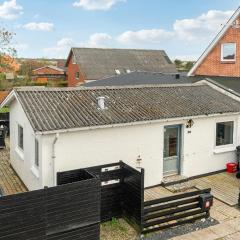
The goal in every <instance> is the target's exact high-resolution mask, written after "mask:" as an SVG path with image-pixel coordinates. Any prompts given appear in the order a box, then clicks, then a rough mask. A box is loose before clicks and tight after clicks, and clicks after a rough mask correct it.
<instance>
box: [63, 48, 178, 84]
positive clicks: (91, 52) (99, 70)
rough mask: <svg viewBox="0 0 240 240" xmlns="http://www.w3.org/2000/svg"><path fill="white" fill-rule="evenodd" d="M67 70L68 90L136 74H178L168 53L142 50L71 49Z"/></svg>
mask: <svg viewBox="0 0 240 240" xmlns="http://www.w3.org/2000/svg"><path fill="white" fill-rule="evenodd" d="M66 67H67V68H68V76H67V81H68V86H69V87H73V86H77V85H81V84H83V83H85V82H90V81H96V80H100V79H103V78H106V77H112V76H116V75H119V74H126V73H130V72H134V71H146V72H157V73H159V72H162V73H176V72H177V70H176V67H175V65H174V64H173V63H172V62H171V60H170V59H169V57H168V56H167V54H166V53H165V51H162V50H142V49H139V50H137V49H103V48H72V49H71V51H70V53H69V56H68V59H67V63H66Z"/></svg>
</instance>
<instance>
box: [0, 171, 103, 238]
mask: <svg viewBox="0 0 240 240" xmlns="http://www.w3.org/2000/svg"><path fill="white" fill-rule="evenodd" d="M81 176H82V175H81ZM86 176H88V178H86V179H85V180H82V181H80V182H75V183H69V184H65V185H61V186H57V187H53V188H45V189H42V190H37V191H31V192H26V193H21V194H16V195H10V196H4V197H1V198H0V240H16V239H18V240H55V239H58V240H68V239H69V240H70V239H71V240H75V239H89V240H99V237H100V181H99V180H98V179H96V178H93V177H92V176H90V175H88V173H86Z"/></svg>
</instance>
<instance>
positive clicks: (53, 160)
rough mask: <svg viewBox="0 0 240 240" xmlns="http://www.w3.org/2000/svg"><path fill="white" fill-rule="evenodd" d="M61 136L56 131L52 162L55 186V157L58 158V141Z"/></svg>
mask: <svg viewBox="0 0 240 240" xmlns="http://www.w3.org/2000/svg"><path fill="white" fill-rule="evenodd" d="M58 138H59V133H56V135H55V138H54V140H53V144H52V164H53V186H56V184H57V183H56V176H55V159H56V143H57V140H58Z"/></svg>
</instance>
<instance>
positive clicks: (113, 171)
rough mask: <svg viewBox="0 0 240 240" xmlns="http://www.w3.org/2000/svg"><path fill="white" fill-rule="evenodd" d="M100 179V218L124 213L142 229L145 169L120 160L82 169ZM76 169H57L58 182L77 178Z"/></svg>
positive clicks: (126, 217) (123, 214) (110, 217)
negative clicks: (139, 168) (61, 170)
mask: <svg viewBox="0 0 240 240" xmlns="http://www.w3.org/2000/svg"><path fill="white" fill-rule="evenodd" d="M84 170H86V171H87V172H89V173H90V174H91V175H93V176H95V177H96V178H97V179H99V180H100V182H101V187H100V189H101V190H100V192H101V222H105V221H109V220H111V219H112V218H114V217H115V218H118V217H123V218H125V219H126V220H127V221H128V222H129V223H130V224H131V225H132V226H133V227H134V228H136V229H137V230H138V231H140V229H141V216H142V204H143V201H144V170H143V169H141V171H138V170H136V169H134V168H132V167H130V166H128V165H127V164H125V163H123V162H118V163H113V164H106V165H101V166H95V167H90V168H86V169H84ZM80 171H82V169H79V170H73V171H67V172H59V173H58V175H57V183H58V184H62V183H65V182H66V181H72V182H74V181H78V179H79V172H80Z"/></svg>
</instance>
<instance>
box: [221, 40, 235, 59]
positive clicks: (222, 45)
mask: <svg viewBox="0 0 240 240" xmlns="http://www.w3.org/2000/svg"><path fill="white" fill-rule="evenodd" d="M230 44H234V46H235V58H234V59H224V58H223V47H224V45H230ZM236 59H237V44H236V43H233V42H232V43H231V42H229V43H222V44H221V62H236Z"/></svg>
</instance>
